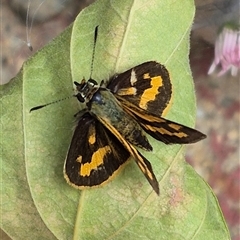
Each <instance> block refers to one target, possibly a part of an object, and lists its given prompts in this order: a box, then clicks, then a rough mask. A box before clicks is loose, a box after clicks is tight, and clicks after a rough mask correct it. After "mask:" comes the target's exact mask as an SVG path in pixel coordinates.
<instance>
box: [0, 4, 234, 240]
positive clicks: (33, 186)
mask: <svg viewBox="0 0 240 240" xmlns="http://www.w3.org/2000/svg"><path fill="white" fill-rule="evenodd" d="M180 13H181V15H180ZM193 17H194V5H193V2H191V1H187V0H186V1H170V0H166V1H158V0H152V1H148V0H138V1H130V0H124V1H117V0H116V1H108V0H100V1H97V2H95V3H94V4H92V5H91V6H89V7H88V8H86V9H85V10H84V11H82V12H81V13H80V14H79V16H78V17H77V19H76V21H75V22H74V24H73V25H72V26H71V27H69V28H68V29H66V30H65V31H64V33H63V34H61V35H60V36H59V37H58V38H56V39H55V40H54V41H52V42H51V43H50V44H49V45H48V46H46V47H44V48H43V49H42V50H41V51H39V52H37V53H36V54H35V55H34V56H33V57H32V58H30V59H29V60H28V61H27V62H26V63H25V64H24V65H23V69H22V71H21V72H20V73H19V74H18V76H17V77H16V78H14V79H13V80H12V81H11V82H10V83H9V84H8V85H6V86H2V87H1V106H2V107H1V124H2V129H1V132H2V133H1V138H2V139H1V142H2V143H1V146H2V151H1V160H2V173H1V174H2V177H1V179H2V182H1V185H2V186H1V196H2V202H1V208H2V211H3V214H2V221H1V222H2V228H3V229H4V231H6V232H7V233H8V234H9V236H11V237H12V238H14V239H56V238H57V239H72V238H73V239H98V240H99V239H156V238H157V239H213V238H214V239H224V240H225V239H230V237H229V233H228V230H227V227H226V224H225V221H224V219H223V217H222V213H221V210H220V208H219V206H218V203H217V200H216V198H215V196H214V194H213V193H212V191H211V189H210V188H209V186H208V185H207V184H206V183H205V182H204V181H203V180H202V179H201V178H200V177H199V176H198V175H197V173H196V172H195V171H194V170H193V169H192V168H191V167H190V166H189V165H188V164H186V163H185V161H184V157H183V147H182V146H179V145H175V146H173V145H172V146H166V145H164V144H163V143H161V142H158V141H156V140H154V139H152V138H151V137H149V139H150V141H151V144H152V145H153V148H154V151H153V152H150V153H149V152H144V151H141V152H142V153H143V154H144V155H145V156H146V157H147V158H148V159H149V160H150V162H151V163H152V166H153V169H154V172H155V174H156V176H157V178H158V180H159V183H160V188H161V194H160V197H159V196H157V195H156V194H155V192H153V190H152V189H151V187H150V185H149V184H148V182H147V180H146V179H145V177H144V176H143V174H142V173H141V171H140V170H139V169H138V167H137V165H136V164H135V163H134V162H133V161H130V162H129V163H128V164H127V165H126V166H125V167H124V168H123V170H122V171H121V172H120V173H119V175H118V176H117V177H116V178H115V179H114V180H113V181H111V182H110V183H108V184H106V185H104V186H101V187H99V188H95V189H87V190H84V191H78V190H76V189H73V188H72V187H70V186H69V185H68V184H67V183H66V182H65V180H64V178H63V173H62V171H63V170H62V169H63V163H64V159H65V155H66V152H67V149H68V145H69V143H70V140H71V136H72V132H73V127H74V117H73V115H74V114H75V113H76V112H77V111H78V110H79V104H78V102H77V101H76V99H75V98H70V99H68V100H66V101H62V102H60V103H58V104H55V105H50V106H48V107H46V108H43V109H41V110H39V111H35V112H32V113H29V110H30V109H31V108H32V107H34V106H37V105H40V104H45V103H48V102H52V101H54V100H57V99H61V98H64V97H66V96H70V95H72V93H73V85H72V82H73V81H80V80H81V79H82V78H83V77H85V78H88V77H89V75H90V72H91V61H92V50H93V34H94V29H95V26H97V25H99V35H98V40H97V45H96V53H95V59H94V66H93V67H94V69H93V74H92V77H93V78H94V79H96V80H97V81H101V80H102V79H108V78H109V77H110V76H112V75H113V74H115V73H121V72H123V71H125V70H127V69H129V68H131V67H133V66H135V65H138V64H140V63H143V62H146V61H149V60H156V61H158V62H161V63H162V64H164V65H165V66H166V67H167V69H168V70H169V72H170V75H171V79H172V85H173V90H174V93H173V103H172V106H171V108H170V110H169V112H168V113H167V115H166V118H169V119H171V120H174V121H177V122H179V123H182V124H184V125H188V126H193V123H194V119H195V115H194V114H195V98H194V90H193V84H192V79H191V73H190V68H189V64H188V51H189V30H190V28H191V24H192V21H193ZM179 119H180V120H179ZM79 137H81V136H79ZM36 226H37V227H36Z"/></svg>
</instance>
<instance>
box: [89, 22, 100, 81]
mask: <svg viewBox="0 0 240 240" xmlns="http://www.w3.org/2000/svg"><path fill="white" fill-rule="evenodd" d="M97 36H98V26H96V27H95V32H94V43H93V52H92V62H91V72H90V78H89V79H91V77H92V72H93V63H94V56H95V48H96V42H97Z"/></svg>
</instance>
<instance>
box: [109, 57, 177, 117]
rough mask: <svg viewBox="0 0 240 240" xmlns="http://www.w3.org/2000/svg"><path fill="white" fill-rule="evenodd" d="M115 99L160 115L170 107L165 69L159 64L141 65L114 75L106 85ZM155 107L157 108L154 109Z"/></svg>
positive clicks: (169, 82) (169, 91)
mask: <svg viewBox="0 0 240 240" xmlns="http://www.w3.org/2000/svg"><path fill="white" fill-rule="evenodd" d="M107 88H109V89H110V90H111V91H112V92H113V93H114V95H115V96H116V97H118V96H120V97H124V99H125V100H126V101H128V102H130V103H132V104H134V105H135V106H138V107H139V108H141V109H144V110H147V111H148V112H150V113H156V109H157V111H158V112H157V115H159V116H160V115H161V114H162V113H163V112H164V110H165V109H166V108H167V106H169V105H170V102H171V96H172V84H171V81H170V77H169V74H168V71H167V69H166V68H165V67H164V66H163V65H161V64H160V63H157V62H154V61H150V62H145V63H142V64H140V65H138V66H136V67H134V68H132V69H129V70H128V71H126V72H124V73H121V74H119V75H115V76H114V77H113V78H111V79H110V80H109V83H108V85H107ZM156 106H157V108H156Z"/></svg>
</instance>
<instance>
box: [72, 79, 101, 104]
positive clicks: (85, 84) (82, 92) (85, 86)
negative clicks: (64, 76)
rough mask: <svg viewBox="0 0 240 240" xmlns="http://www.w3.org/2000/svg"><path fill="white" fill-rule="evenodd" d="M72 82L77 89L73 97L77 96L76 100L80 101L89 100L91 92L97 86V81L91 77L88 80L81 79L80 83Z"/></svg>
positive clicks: (93, 91)
mask: <svg viewBox="0 0 240 240" xmlns="http://www.w3.org/2000/svg"><path fill="white" fill-rule="evenodd" d="M74 84H75V85H76V89H77V94H76V95H75V97H77V99H78V101H79V102H82V103H83V102H88V101H90V100H91V98H92V96H93V94H94V93H95V92H96V91H97V90H98V88H99V85H98V83H97V82H96V81H95V80H93V79H91V78H90V79H89V80H88V81H86V80H85V79H83V80H82V82H81V83H78V82H74Z"/></svg>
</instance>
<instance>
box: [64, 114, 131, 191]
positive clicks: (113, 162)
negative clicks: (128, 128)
mask: <svg viewBox="0 0 240 240" xmlns="http://www.w3.org/2000/svg"><path fill="white" fill-rule="evenodd" d="M129 157H130V154H129V152H128V151H127V150H126V149H125V148H124V147H123V146H122V144H121V143H120V142H119V140H118V139H117V138H116V137H115V136H114V135H113V134H112V133H111V132H110V131H109V130H108V129H106V128H104V126H103V125H102V124H101V123H100V122H99V121H98V120H97V119H95V118H93V117H92V116H91V115H90V114H89V113H85V114H84V115H83V116H82V117H81V118H80V120H79V121H78V124H77V127H76V129H75V132H74V134H73V138H72V142H71V144H70V148H69V150H68V154H67V157H66V160H65V164H64V177H65V179H66V180H67V182H68V183H69V184H70V185H72V186H74V187H76V188H79V189H82V188H84V187H93V186H97V185H100V184H102V183H104V182H106V181H107V180H109V179H111V177H112V176H113V175H114V173H115V172H116V171H117V170H118V169H119V167H120V166H121V165H122V164H123V163H125V162H126V161H127V160H128V158H129Z"/></svg>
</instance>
